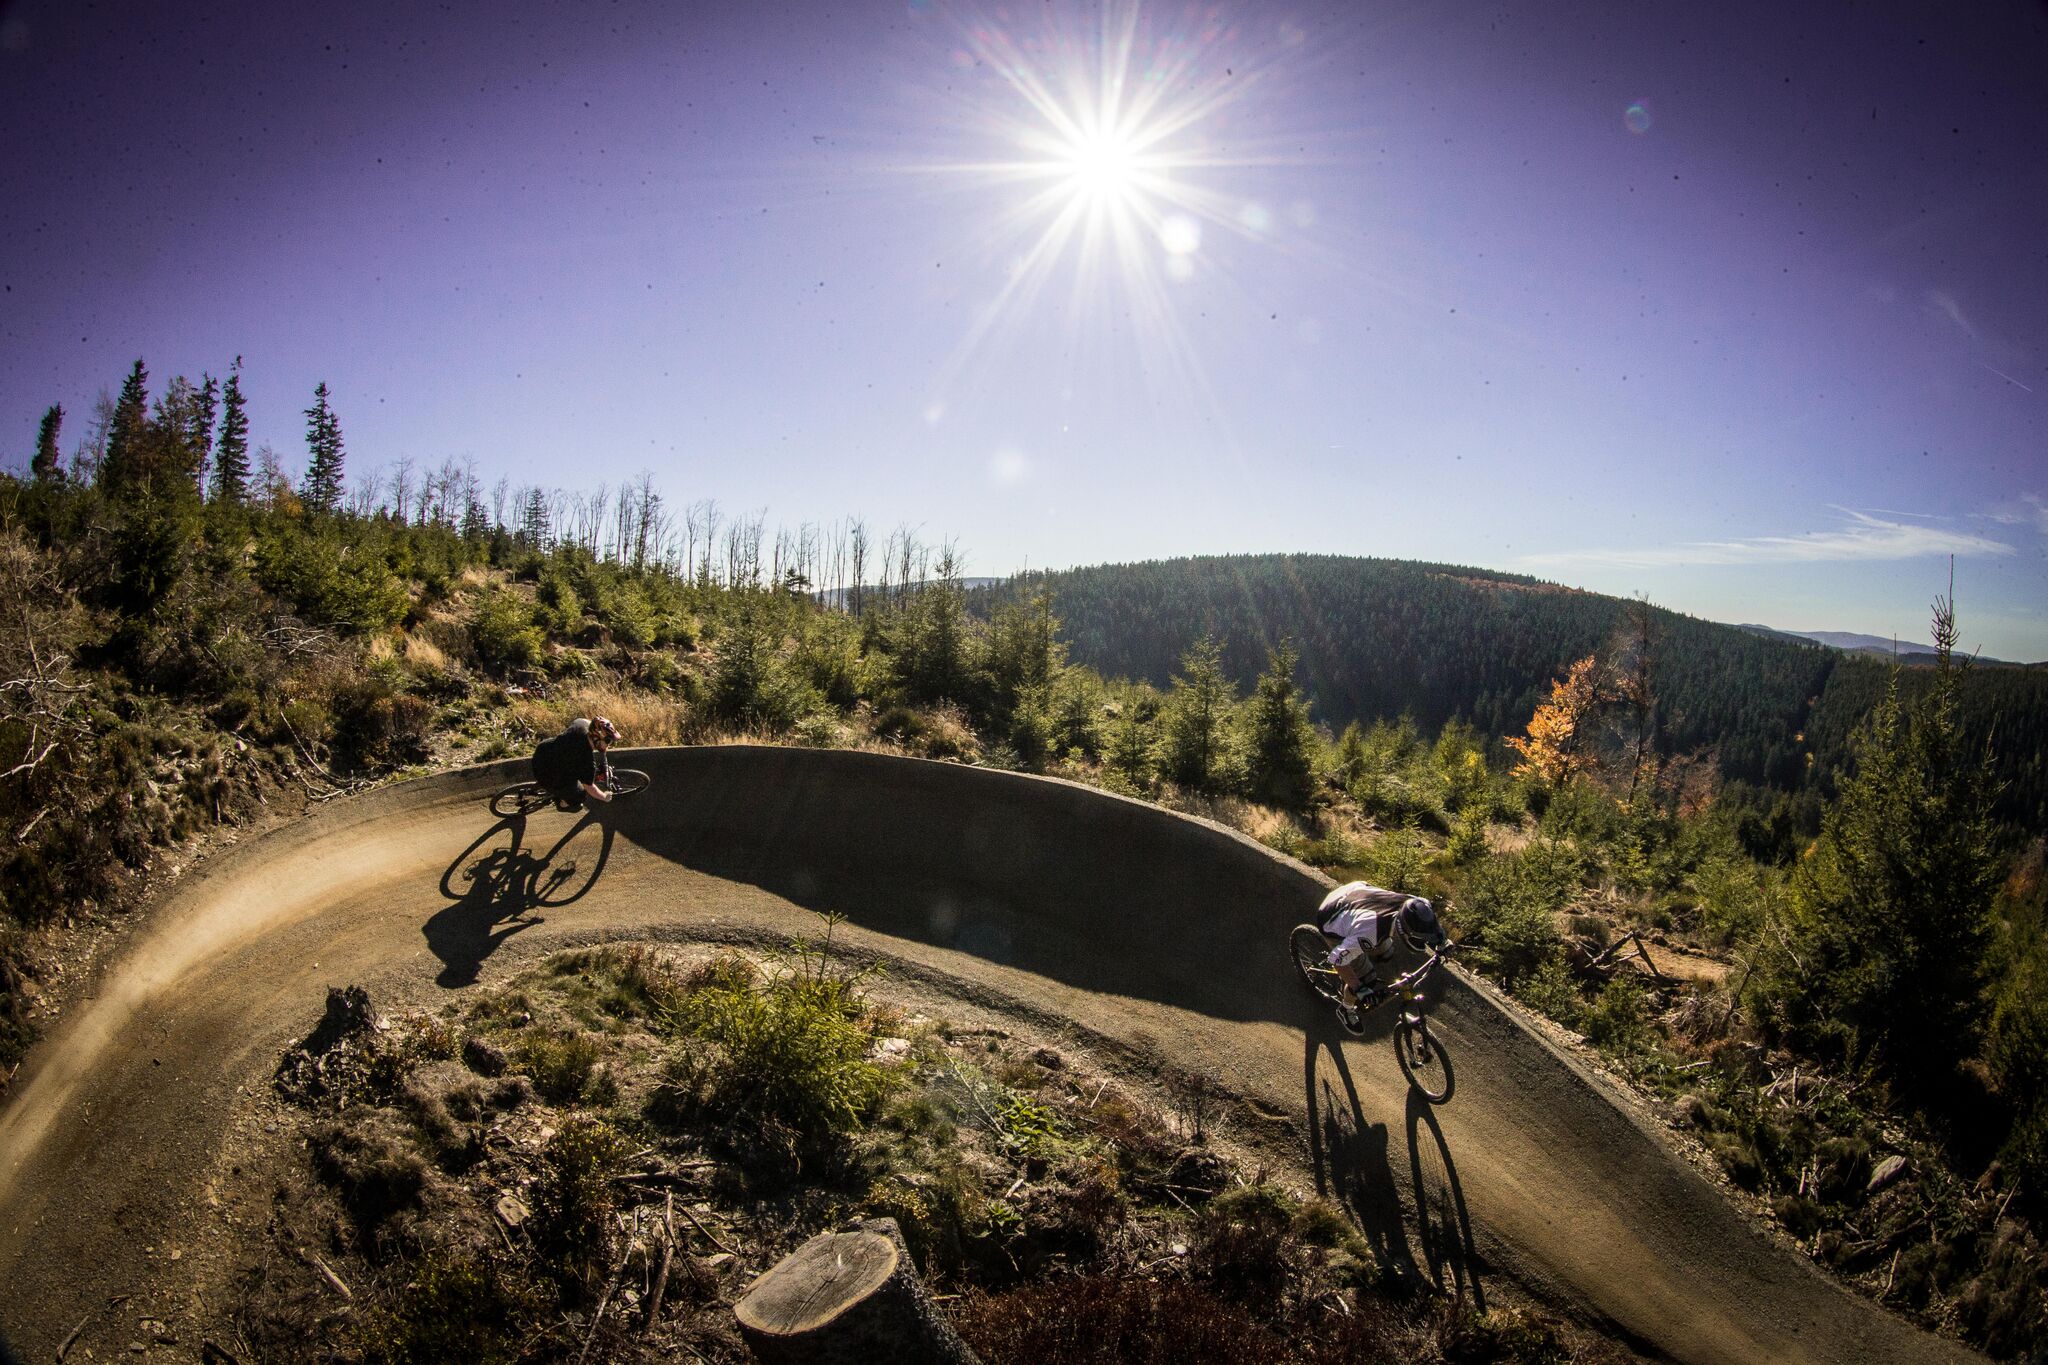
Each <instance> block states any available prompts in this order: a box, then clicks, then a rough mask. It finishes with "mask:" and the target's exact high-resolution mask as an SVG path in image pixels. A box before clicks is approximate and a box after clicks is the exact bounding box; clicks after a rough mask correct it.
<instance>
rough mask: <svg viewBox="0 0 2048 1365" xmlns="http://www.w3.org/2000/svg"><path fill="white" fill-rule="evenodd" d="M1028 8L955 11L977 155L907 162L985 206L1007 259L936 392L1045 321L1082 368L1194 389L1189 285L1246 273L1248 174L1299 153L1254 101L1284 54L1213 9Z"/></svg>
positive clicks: (1256, 204) (1119, 4)
mask: <svg viewBox="0 0 2048 1365" xmlns="http://www.w3.org/2000/svg"><path fill="white" fill-rule="evenodd" d="M970 12H971V14H972V15H973V16H974V17H969V15H970ZM1161 13H1162V14H1164V13H1165V12H1164V11H1161ZM1028 14H1029V17H1028V18H1019V17H1014V16H1013V14H1012V13H1010V12H1006V11H1003V10H988V11H982V10H974V9H972V5H971V0H970V5H969V7H967V8H963V10H961V11H959V12H957V18H958V22H959V24H960V27H959V28H958V29H957V30H956V32H957V33H958V34H959V38H960V42H961V47H960V48H959V49H958V50H957V51H956V52H955V53H954V54H953V62H952V66H953V69H954V70H956V71H973V72H976V73H977V75H976V77H975V78H974V80H973V81H972V82H970V83H965V84H963V86H962V88H961V89H960V90H959V91H958V92H957V95H956V97H957V98H960V99H962V101H963V112H964V113H965V114H966V118H965V119H964V120H963V122H962V125H961V126H962V128H963V130H965V131H966V133H967V135H968V136H969V137H971V138H973V139H974V141H975V142H976V143H978V144H979V146H980V147H982V148H985V149H986V150H985V151H984V152H983V154H982V155H981V156H980V157H978V158H972V159H964V160H954V161H947V162H943V163H927V164H925V165H923V166H921V167H919V169H921V170H923V171H925V172H927V173H939V174H943V175H945V176H946V177H947V179H948V181H949V182H950V184H951V186H952V187H953V188H956V189H968V190H974V191H977V192H984V193H986V194H987V197H988V199H989V202H990V203H991V205H992V206H993V208H994V210H995V212H994V214H993V216H992V217H991V218H990V219H989V220H988V222H987V231H986V240H985V243H984V248H983V249H984V250H985V251H986V252H987V256H988V258H989V259H990V260H992V261H999V262H1001V263H1002V276H1001V281H1002V282H1001V284H1000V286H999V288H998V289H997V290H996V292H995V293H994V294H993V295H992V296H989V297H988V298H987V299H986V300H985V301H984V302H983V304H982V305H981V306H980V307H978V308H977V310H976V314H975V320H974V322H973V324H972V326H971V328H970V330H969V331H968V333H967V334H966V335H965V336H964V337H963V338H962V340H961V342H960V345H959V349H958V351H957V352H956V354H955V355H954V357H953V359H952V360H951V361H950V362H949V363H948V364H947V366H946V367H945V369H944V371H943V372H942V374H941V376H940V387H941V391H943V390H944V389H945V388H946V387H948V386H950V385H951V383H952V382H953V380H954V379H955V378H956V377H957V376H958V375H959V374H960V372H961V371H962V370H963V369H964V368H965V366H966V364H967V362H968V359H969V356H970V355H971V354H972V353H974V352H976V351H978V350H980V349H981V348H982V347H983V345H984V344H985V343H988V342H989V341H991V340H992V339H993V338H994V337H995V335H996V334H997V333H998V332H1002V331H1009V330H1015V331H1019V332H1021V331H1023V330H1025V327H1026V324H1027V320H1029V319H1033V318H1037V319H1040V320H1043V319H1045V318H1047V317H1056V318H1058V319H1060V325H1062V326H1063V327H1065V328H1067V329H1068V331H1069V333H1070V334H1071V336H1072V337H1073V339H1074V345H1073V346H1072V347H1071V348H1070V352H1069V353H1070V354H1072V355H1074V356H1076V357H1080V356H1082V355H1084V354H1086V355H1089V356H1091V357H1096V358H1112V357H1111V352H1112V351H1116V352H1118V356H1117V357H1114V358H1121V359H1124V360H1131V361H1134V362H1135V363H1136V365H1137V366H1138V367H1139V369H1141V370H1142V371H1143V372H1144V373H1145V374H1147V375H1148V376H1151V380H1148V382H1153V381H1157V380H1169V381H1170V380H1174V379H1177V380H1178V381H1180V382H1181V383H1183V384H1184V385H1186V386H1188V387H1191V388H1193V389H1196V390H1206V388H1207V385H1206V382H1205V381H1204V380H1203V379H1202V377H1201V375H1200V374H1199V369H1200V366H1199V365H1198V364H1197V363H1196V359H1195V353H1194V349H1193V346H1192V343H1191V342H1190V340H1189V336H1188V330H1189V329H1188V325H1187V319H1186V317H1185V316H1184V314H1185V313H1186V311H1187V308H1188V303H1189V300H1190V298H1191V297H1192V296H1191V294H1190V293H1189V291H1191V290H1199V289H1201V288H1203V287H1204V284H1205V282H1207V281H1226V280H1228V279H1229V277H1230V275H1231V273H1232V269H1233V257H1234V258H1235V259H1234V265H1235V267H1236V268H1239V269H1241V268H1242V267H1243V265H1244V264H1245V263H1246V262H1247V261H1248V260H1249V259H1250V258H1248V257H1246V256H1244V255H1243V253H1242V252H1236V251H1234V248H1235V247H1237V246H1238V245H1240V244H1250V245H1262V244H1264V245H1270V244H1271V234H1270V230H1269V227H1268V225H1270V224H1271V223H1272V222H1273V221H1274V217H1273V214H1272V213H1271V212H1270V210H1269V209H1268V208H1267V207H1266V205H1265V204H1264V203H1262V202H1261V201H1260V198H1259V196H1258V192H1257V187H1258V184H1259V175H1258V173H1259V172H1260V171H1262V170H1268V169H1270V168H1273V167H1276V166H1283V165H1287V164H1291V163H1292V157H1293V154H1294V152H1295V151H1296V148H1294V147H1293V146H1290V145H1288V144H1287V143H1286V142H1285V141H1284V140H1283V139H1284V134H1282V133H1280V132H1279V129H1280V128H1281V126H1282V125H1281V124H1279V123H1278V122H1277V121H1276V120H1274V119H1273V118H1272V117H1271V113H1272V109H1273V108H1274V106H1273V105H1272V104H1271V103H1270V101H1269V100H1268V98H1267V95H1266V92H1267V91H1268V89H1274V90H1277V89H1278V83H1277V82H1276V81H1275V80H1274V76H1275V73H1276V70H1277V64H1278V63H1279V62H1280V61H1281V60H1283V59H1288V58H1290V57H1291V54H1290V53H1287V52H1284V51H1282V50H1281V49H1282V48H1284V47H1285V46H1286V45H1285V44H1284V43H1283V44H1279V45H1277V46H1276V45H1275V44H1274V43H1273V42H1272V41H1271V40H1270V36H1268V37H1266V38H1257V37H1252V36H1248V35H1247V34H1245V33H1243V32H1241V31H1239V29H1238V28H1236V27H1235V26H1233V25H1232V24H1230V23H1227V22H1219V21H1217V20H1216V19H1215V17H1214V15H1213V12H1209V11H1202V12H1196V11H1174V12H1172V13H1171V14H1170V15H1167V17H1159V15H1155V14H1153V13H1151V12H1149V11H1147V9H1146V7H1145V6H1144V5H1143V4H1142V3H1139V0H1103V3H1101V4H1100V5H1099V6H1090V5H1080V4H1075V5H1063V4H1060V3H1058V0H1053V3H1050V4H1048V5H1046V6H1045V7H1044V8H1043V9H1042V10H1041V9H1038V7H1035V6H1034V7H1032V9H1031V11H1028ZM1059 283H1065V284H1066V285H1068V286H1069V287H1070V289H1071V293H1070V295H1069V297H1068V299H1067V301H1066V302H1065V303H1064V304H1061V305H1055V308H1054V311H1051V312H1048V311H1046V310H1045V309H1044V308H1041V306H1040V305H1041V303H1042V302H1043V301H1044V298H1045V295H1046V294H1047V293H1048V292H1049V291H1050V290H1051V289H1053V288H1055V287H1056V286H1057V285H1058V284H1059ZM1134 344H1135V345H1134ZM1074 363H1076V364H1089V363H1093V361H1092V360H1079V359H1077V360H1076V361H1075V362H1074Z"/></svg>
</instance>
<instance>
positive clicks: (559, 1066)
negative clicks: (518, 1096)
mask: <svg viewBox="0 0 2048 1365" xmlns="http://www.w3.org/2000/svg"><path fill="white" fill-rule="evenodd" d="M517 1056H518V1061H519V1067H520V1070H522V1071H524V1072H525V1073H526V1074H527V1075H528V1076H530V1077H532V1078H533V1088H534V1089H535V1090H538V1091H539V1092H540V1094H541V1098H543V1099H545V1100H547V1101H548V1102H549V1103H550V1104H575V1103H576V1102H577V1101H579V1100H581V1099H582V1098H583V1096H584V1093H585V1092H586V1091H587V1090H588V1089H589V1087H590V1078H591V1072H592V1071H593V1070H595V1069H596V1067H597V1064H598V1061H599V1060H600V1059H601V1058H602V1057H603V1056H604V1049H603V1048H601V1047H599V1046H598V1043H597V1040H596V1039H595V1038H593V1037H591V1036H590V1035H589V1034H587V1033H580V1032H576V1031H573V1030H571V1031H567V1032H559V1033H558V1032H534V1033H529V1034H527V1035H525V1036H524V1037H522V1038H521V1039H520V1040H519V1045H518V1050H517Z"/></svg>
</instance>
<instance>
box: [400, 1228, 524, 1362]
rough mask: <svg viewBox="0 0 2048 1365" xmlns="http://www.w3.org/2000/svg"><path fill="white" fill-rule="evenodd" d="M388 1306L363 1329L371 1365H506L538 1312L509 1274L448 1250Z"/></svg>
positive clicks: (517, 1354) (424, 1264)
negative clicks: (453, 1363) (453, 1364)
mask: <svg viewBox="0 0 2048 1365" xmlns="http://www.w3.org/2000/svg"><path fill="white" fill-rule="evenodd" d="M395 1299H396V1301H395V1303H394V1304H393V1306H392V1307H390V1308H388V1309H378V1310H374V1311H373V1312H372V1313H371V1314H370V1315H369V1316H368V1318H367V1320H366V1321H365V1323H364V1325H363V1328H362V1340H363V1355H364V1359H365V1360H366V1361H368V1362H370V1363H371V1365H439V1362H442V1361H449V1360H463V1361H470V1362H474V1365H512V1362H514V1361H517V1360H518V1359H520V1358H521V1355H522V1353H523V1346H524V1342H525V1339H526V1337H527V1336H528V1334H529V1333H530V1332H531V1331H532V1329H533V1325H534V1323H535V1322H536V1321H537V1320H538V1318H539V1317H540V1314H541V1312H542V1309H543V1307H544V1305H543V1304H542V1303H541V1302H540V1301H539V1296H538V1295H537V1294H535V1292H534V1290H533V1288H532V1286H531V1285H529V1284H528V1283H527V1282H526V1280H525V1279H524V1277H522V1276H521V1275H520V1274H519V1273H518V1272H517V1271H516V1270H513V1269H510V1268H508V1267H504V1266H501V1265H499V1264H498V1263H497V1262H496V1261H494V1260H492V1259H491V1258H490V1257H488V1256H482V1255H473V1254H467V1253H463V1252H459V1251H447V1250H443V1251H435V1252H431V1253H429V1254H428V1255H427V1256H426V1257H424V1258H423V1259H422V1260H421V1261H420V1263H419V1265H418V1266H416V1267H415V1268H414V1270H413V1273H412V1277H411V1279H410V1281H409V1282H408V1283H407V1284H406V1286H405V1288H404V1290H403V1292H401V1293H399V1294H398V1295H396V1296H395Z"/></svg>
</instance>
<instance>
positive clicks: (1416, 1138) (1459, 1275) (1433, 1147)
mask: <svg viewBox="0 0 2048 1365" xmlns="http://www.w3.org/2000/svg"><path fill="white" fill-rule="evenodd" d="M1418 1128H1427V1129H1428V1130H1429V1139H1430V1140H1429V1141H1428V1142H1427V1143H1424V1142H1423V1140H1422V1135H1421V1134H1420V1133H1419V1132H1417V1129H1418ZM1425 1158H1427V1159H1425ZM1408 1176H1409V1180H1410V1181H1411V1182H1412V1183H1411V1186H1410V1188H1412V1189H1413V1190H1414V1191H1415V1225H1416V1234H1417V1240H1418V1242H1419V1244H1420V1250H1421V1252H1422V1260H1423V1264H1424V1265H1425V1266H1427V1267H1428V1274H1429V1278H1430V1282H1431V1283H1432V1284H1434V1285H1435V1286H1436V1288H1437V1291H1438V1292H1439V1293H1444V1294H1454V1295H1456V1296H1457V1297H1459V1298H1461V1299H1462V1298H1463V1297H1464V1296H1465V1294H1466V1293H1468V1292H1469V1293H1470V1294H1471V1295H1472V1306H1473V1307H1474V1308H1475V1309H1477V1310H1478V1311H1480V1312H1482V1313H1483V1312H1485V1311H1486V1289H1485V1286H1484V1285H1483V1284H1482V1283H1481V1282H1480V1275H1479V1271H1480V1259H1479V1252H1478V1250H1477V1249H1476V1248H1475V1247H1474V1246H1473V1244H1472V1216H1471V1214H1470V1213H1469V1212H1468V1211H1467V1210H1466V1208H1465V1189H1464V1186H1463V1185H1461V1184H1459V1183H1458V1166H1457V1163H1456V1162H1454V1161H1452V1160H1451V1149H1450V1145H1449V1144H1448V1143H1446V1142H1445V1141H1444V1130H1443V1128H1442V1126H1441V1125H1440V1124H1439V1123H1438V1122H1437V1117H1436V1110H1435V1109H1434V1108H1433V1107H1432V1106H1431V1105H1430V1103H1429V1101H1428V1100H1426V1099H1424V1098H1423V1097H1422V1095H1421V1093H1420V1092H1418V1091H1416V1090H1414V1089H1412V1088H1411V1089H1410V1090H1409V1091H1408ZM1446 1281H1448V1282H1446Z"/></svg>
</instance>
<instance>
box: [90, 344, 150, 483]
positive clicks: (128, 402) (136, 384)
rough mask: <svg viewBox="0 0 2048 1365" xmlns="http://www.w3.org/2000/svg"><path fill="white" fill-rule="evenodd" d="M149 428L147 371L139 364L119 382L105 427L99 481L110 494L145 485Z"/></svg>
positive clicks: (139, 361) (147, 473) (146, 481)
mask: <svg viewBox="0 0 2048 1365" xmlns="http://www.w3.org/2000/svg"><path fill="white" fill-rule="evenodd" d="M148 426H149V371H148V370H146V369H144V368H143V366H142V361H141V360H139V359H138V360H137V361H136V362H135V368H133V369H131V370H130V371H128V377H127V378H126V379H124V380H122V381H121V396H120V397H119V398H117V399H115V400H114V412H113V416H112V418H111V420H110V421H109V422H108V424H107V450H106V455H105V456H104V457H103V458H102V459H101V461H100V469H99V481H100V484H101V486H103V487H104V488H106V489H107V490H108V491H110V492H115V493H119V492H122V491H124V490H126V489H129V488H133V487H137V486H146V485H147V483H148V481H149V469H148V467H147V457H146V452H145V450H144V447H145V445H146V444H147V437H148Z"/></svg>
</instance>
